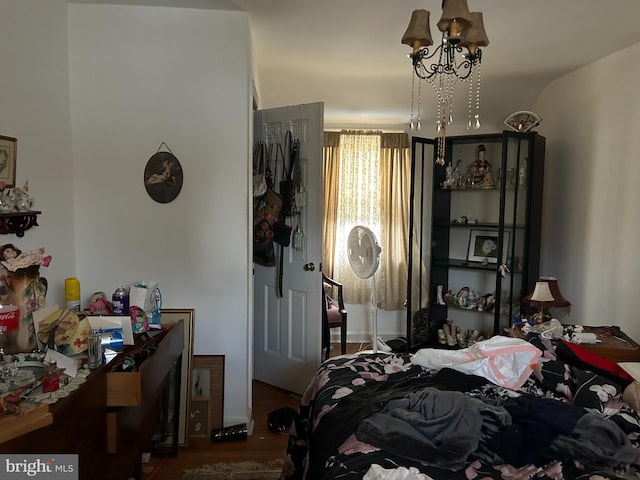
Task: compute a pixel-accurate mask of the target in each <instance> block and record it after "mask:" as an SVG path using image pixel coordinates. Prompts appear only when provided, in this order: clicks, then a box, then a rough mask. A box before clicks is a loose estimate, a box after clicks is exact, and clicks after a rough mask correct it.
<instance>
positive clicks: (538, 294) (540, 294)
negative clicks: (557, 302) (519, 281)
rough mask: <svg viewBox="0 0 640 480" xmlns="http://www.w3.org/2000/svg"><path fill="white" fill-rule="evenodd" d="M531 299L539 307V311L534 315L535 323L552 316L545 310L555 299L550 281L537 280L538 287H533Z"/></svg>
mask: <svg viewBox="0 0 640 480" xmlns="http://www.w3.org/2000/svg"><path fill="white" fill-rule="evenodd" d="M529 300H530V302H531V304H532V305H536V306H537V307H538V313H536V314H535V315H534V316H533V321H534V322H535V323H542V322H544V321H546V320H548V319H550V318H551V316H550V315H549V314H548V313H546V312H545V309H546V308H548V307H549V305H551V304H552V303H553V301H554V298H553V295H552V294H551V290H550V289H549V283H548V282H536V287H535V288H534V289H533V293H532V294H531V298H530V299H529Z"/></svg>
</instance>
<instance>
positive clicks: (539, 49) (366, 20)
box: [232, 0, 640, 130]
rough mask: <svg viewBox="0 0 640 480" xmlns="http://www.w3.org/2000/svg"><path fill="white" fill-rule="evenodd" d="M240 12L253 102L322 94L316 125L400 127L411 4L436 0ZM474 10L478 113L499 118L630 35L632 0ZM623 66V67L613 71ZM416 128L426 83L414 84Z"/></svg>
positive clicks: (571, 0) (337, 0)
mask: <svg viewBox="0 0 640 480" xmlns="http://www.w3.org/2000/svg"><path fill="white" fill-rule="evenodd" d="M232 2H233V3H236V4H238V5H239V6H240V7H241V8H243V9H244V10H246V11H248V12H249V15H250V22H251V30H252V32H253V46H254V60H253V61H254V69H255V76H256V88H257V91H258V96H259V104H260V107H261V108H269V107H274V106H282V105H293V104H298V103H308V102H315V101H323V102H324V103H325V128H326V129H339V128H343V127H347V128H367V127H375V128H384V129H386V130H404V129H406V127H407V123H408V117H409V111H410V103H411V66H410V60H409V59H408V58H407V57H406V54H407V53H409V48H408V47H407V46H406V45H402V44H401V43H400V38H401V37H402V34H403V33H404V31H405V29H406V27H407V24H408V23H409V18H410V16H411V12H412V11H413V10H414V9H418V8H425V9H427V10H429V11H430V12H431V32H432V35H433V37H434V40H435V39H436V37H437V34H439V32H438V31H437V28H436V26H435V22H437V20H438V18H439V17H440V12H441V0H232ZM468 4H469V9H470V10H472V11H482V12H483V17H484V24H485V29H486V31H487V35H488V36H489V40H490V44H489V46H487V47H486V48H484V49H483V60H482V78H481V85H482V95H481V102H482V103H481V118H482V121H483V123H484V124H487V123H493V124H494V125H501V124H502V121H503V120H504V119H505V118H506V117H507V115H509V114H510V113H512V112H514V111H516V110H528V109H530V108H531V106H532V104H533V102H534V101H535V100H536V98H537V97H538V95H539V94H540V92H541V91H542V90H543V89H544V87H545V86H546V85H547V84H548V83H549V82H551V81H553V80H554V79H555V78H558V77H559V76H562V75H564V74H566V73H567V72H569V71H571V70H574V69H576V68H578V67H580V66H583V65H585V64H588V63H590V62H593V61H594V60H597V59H599V58H602V57H604V56H606V55H608V54H610V53H612V52H614V51H616V50H620V49H622V48H625V47H628V46H630V45H632V44H634V43H638V42H640V26H639V24H638V19H640V0H468ZM620 74H621V75H624V72H620ZM467 96H468V87H467V85H466V84H459V85H458V88H457V90H456V96H455V102H456V104H455V112H456V113H455V114H454V122H455V123H462V124H464V125H466V114H467V107H466V104H467ZM422 104H423V108H422V118H423V129H425V127H424V125H426V124H427V122H433V121H434V120H433V116H432V115H431V110H432V109H433V106H434V104H435V97H434V95H433V90H432V89H431V87H430V85H429V84H426V83H424V84H423V89H422Z"/></svg>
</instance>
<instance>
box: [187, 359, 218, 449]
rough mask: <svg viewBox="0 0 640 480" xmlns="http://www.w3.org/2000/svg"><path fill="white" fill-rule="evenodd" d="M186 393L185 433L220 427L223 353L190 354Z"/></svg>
mask: <svg viewBox="0 0 640 480" xmlns="http://www.w3.org/2000/svg"><path fill="white" fill-rule="evenodd" d="M189 393H190V397H191V404H190V407H189V435H190V436H193V437H202V436H209V435H210V434H211V430H213V429H216V428H222V424H223V415H224V355H194V357H193V366H192V370H191V380H190V392H189ZM203 409H206V415H205V413H204V412H203ZM205 420H206V422H205ZM205 427H206V428H205Z"/></svg>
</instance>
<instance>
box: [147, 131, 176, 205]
mask: <svg viewBox="0 0 640 480" xmlns="http://www.w3.org/2000/svg"><path fill="white" fill-rule="evenodd" d="M163 145H164V146H165V147H166V148H167V149H169V147H167V144H166V143H164V142H162V144H161V145H160V148H162V146H163ZM182 181H183V173H182V165H180V161H179V160H178V159H177V158H176V157H175V155H173V153H172V152H171V150H169V151H168V152H161V151H158V152H156V153H155V154H153V155H151V157H150V158H149V160H148V161H147V164H146V165H145V167H144V188H145V189H146V190H147V193H148V194H149V196H150V197H151V198H152V199H154V200H155V201H156V202H158V203H169V202H171V201H173V200H174V199H175V198H176V197H177V196H178V194H179V193H180V190H182Z"/></svg>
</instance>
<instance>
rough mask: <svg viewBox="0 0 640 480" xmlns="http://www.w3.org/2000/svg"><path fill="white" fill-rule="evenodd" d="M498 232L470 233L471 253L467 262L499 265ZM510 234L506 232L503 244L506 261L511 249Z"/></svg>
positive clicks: (473, 231)
mask: <svg viewBox="0 0 640 480" xmlns="http://www.w3.org/2000/svg"><path fill="white" fill-rule="evenodd" d="M499 236H500V235H499V232H498V231H497V230H471V232H470V233H469V251H468V253H467V260H469V261H470V262H480V263H494V264H496V263H498V239H499ZM509 236H510V232H504V235H503V243H502V254H503V260H502V261H501V263H503V262H504V261H506V258H507V251H508V249H509Z"/></svg>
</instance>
